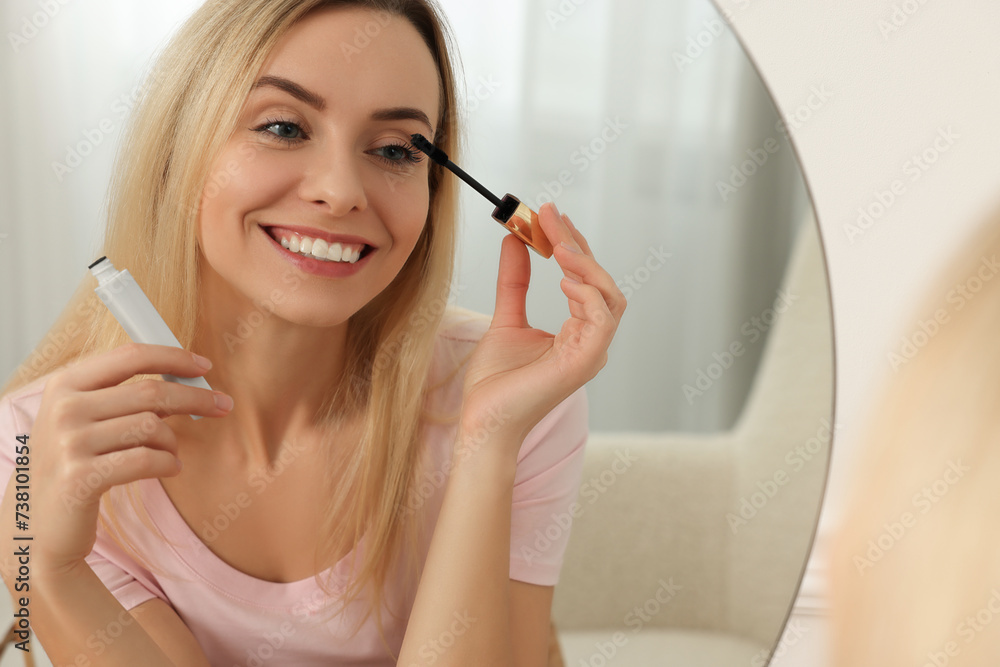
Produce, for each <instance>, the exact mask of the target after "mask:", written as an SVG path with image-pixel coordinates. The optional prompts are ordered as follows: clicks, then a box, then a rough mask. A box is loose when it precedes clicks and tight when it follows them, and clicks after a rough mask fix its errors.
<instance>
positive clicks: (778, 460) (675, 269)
mask: <svg viewBox="0 0 1000 667" xmlns="http://www.w3.org/2000/svg"><path fill="white" fill-rule="evenodd" d="M200 4H201V0H183V1H182V0H177V1H176V2H170V3H143V4H142V7H143V9H142V10H139V9H136V8H137V7H139V5H134V4H133V3H128V2H123V0H93V2H90V3H88V4H86V5H76V4H69V5H65V6H64V5H60V7H59V10H58V14H57V15H55V16H47V17H46V18H45V25H44V26H41V28H39V29H37V30H35V31H34V32H31V31H29V32H28V33H25V32H24V30H25V29H26V28H24V26H26V25H28V24H27V23H25V24H22V19H26V20H27V21H28V23H31V22H32V21H33V20H34V18H33V17H34V16H35V14H36V12H38V11H39V10H38V6H39V5H38V3H37V2H35V0H15V1H13V2H11V3H5V5H4V9H3V10H0V16H2V17H3V18H4V20H5V21H6V23H5V24H4V25H7V26H10V28H11V33H12V34H15V33H16V34H18V35H22V34H25V35H28V36H27V37H25V38H24V40H23V41H18V42H17V43H16V44H14V43H12V44H11V49H10V51H9V52H8V53H7V55H6V56H5V58H6V60H0V64H3V65H4V67H5V68H6V69H5V71H9V72H13V73H15V76H12V77H11V80H10V82H11V88H12V91H13V93H12V94H10V95H4V96H2V99H0V112H2V114H0V117H3V118H4V119H6V120H8V124H7V125H8V127H19V128H32V129H33V130H39V128H41V129H42V130H44V131H37V132H36V131H33V132H31V133H30V135H29V136H27V137H26V136H25V135H23V134H16V135H15V134H12V133H6V134H4V135H3V137H2V138H0V147H2V148H0V151H2V155H4V156H5V158H6V159H2V160H0V217H2V218H3V219H5V220H14V219H17V220H30V221H31V223H32V229H33V230H34V231H33V233H35V234H37V237H38V238H39V239H54V238H55V239H60V242H58V243H41V242H34V241H31V242H24V240H23V238H22V237H21V236H20V235H15V234H11V238H10V239H8V238H7V234H6V232H7V230H6V229H4V228H2V227H0V260H2V261H0V272H3V273H2V275H3V278H4V280H5V281H6V283H7V284H8V285H14V284H16V285H17V286H18V289H17V290H16V292H15V291H12V292H8V293H5V294H3V295H2V299H3V302H2V308H0V310H2V312H4V313H19V314H23V317H3V318H0V336H2V340H3V342H4V345H3V349H2V350H0V354H2V355H4V356H3V363H4V368H5V372H6V371H9V369H11V368H14V366H15V365H16V364H18V363H20V362H21V361H22V360H24V359H25V358H26V357H27V356H28V355H29V353H30V352H31V351H32V349H33V348H34V347H35V345H36V344H37V343H38V342H39V341H40V340H41V339H42V337H43V336H44V334H45V333H46V332H47V331H48V330H49V328H50V326H51V323H52V322H53V321H54V320H55V318H56V316H57V315H58V314H59V312H60V310H61V309H62V307H63V306H64V305H65V304H66V303H67V301H68V300H69V298H70V296H71V295H72V291H73V288H74V287H75V286H76V284H77V281H78V277H79V272H78V271H71V272H70V276H71V277H70V279H67V280H63V281H60V280H55V279H51V280H50V279H48V276H49V275H50V273H54V272H55V271H56V270H57V269H58V268H59V267H63V266H80V267H82V266H84V265H85V264H86V262H87V261H91V260H92V259H94V258H93V257H91V256H90V255H89V251H81V248H89V247H93V246H92V243H91V240H92V239H95V238H98V237H99V236H100V233H101V231H102V228H103V227H102V226H103V218H102V213H103V211H102V202H103V196H104V193H105V191H106V187H107V180H108V174H109V173H110V171H111V162H112V158H113V156H114V151H113V147H114V146H115V145H116V143H117V140H118V138H119V133H120V131H121V129H122V127H123V125H124V121H125V119H126V117H127V115H128V113H129V111H130V110H131V109H132V107H133V106H134V104H135V101H136V95H137V93H138V84H139V82H140V81H141V77H142V75H143V72H144V69H145V67H144V63H145V62H146V59H147V58H149V57H150V56H151V55H152V54H153V52H154V51H155V49H156V48H157V47H158V46H159V45H161V44H162V43H163V40H164V39H165V38H166V37H167V36H168V35H169V34H170V33H171V32H172V31H173V29H174V27H176V26H177V25H178V24H179V22H180V21H182V20H183V19H184V18H186V17H187V16H188V15H189V14H190V13H191V12H192V11H193V10H194V8H195V7H196V6H198V5H200ZM441 4H442V5H443V6H444V9H445V13H446V14H447V16H448V18H449V20H450V22H451V24H452V27H453V29H454V33H455V36H456V38H457V41H458V47H459V51H460V53H461V56H462V62H463V67H464V78H465V83H466V89H465V100H466V105H465V106H466V108H465V114H464V117H465V121H466V132H465V139H466V145H465V147H464V150H463V151H462V152H461V153H460V156H459V157H460V162H459V163H460V164H461V165H462V167H463V168H465V169H466V170H467V171H469V172H470V173H472V174H474V175H475V176H476V178H477V179H478V180H480V181H481V182H482V183H483V184H484V185H486V186H487V187H489V188H491V189H492V190H494V191H495V192H498V193H501V194H502V193H505V192H510V193H511V194H513V195H515V196H517V197H518V198H520V199H521V200H522V201H524V202H525V203H526V204H528V205H529V206H530V207H532V208H533V209H534V210H536V211H537V210H538V208H539V206H540V205H541V204H542V203H543V202H544V201H548V200H555V201H556V203H557V204H558V206H559V208H560V210H561V211H563V212H565V213H567V214H568V215H570V216H571V217H572V219H573V220H574V222H575V223H576V225H577V227H578V228H579V229H580V230H581V232H582V233H583V234H584V235H585V236H586V238H587V239H588V240H589V242H590V245H591V247H592V249H593V250H594V253H595V255H596V257H597V259H598V260H599V261H600V262H601V264H602V265H603V266H604V267H605V268H606V269H607V270H608V272H609V273H610V274H611V275H612V277H613V278H614V279H615V280H616V281H617V283H618V285H619V287H620V289H622V291H623V292H624V293H625V294H626V296H627V297H628V300H629V307H628V311H627V313H626V315H625V317H624V318H623V320H622V324H621V326H620V328H619V330H618V332H617V334H616V337H615V340H614V343H613V344H612V348H611V349H610V351H609V361H608V364H607V366H606V367H605V368H604V369H603V370H602V371H601V373H600V374H599V375H598V377H597V378H595V379H594V380H593V381H592V382H591V383H589V384H588V386H587V395H588V399H589V407H590V431H591V437H590V440H589V441H588V443H587V449H586V461H585V467H584V470H583V477H582V485H581V487H580V491H579V496H578V498H577V500H576V502H575V503H574V504H572V505H570V506H569V507H568V509H567V512H566V513H564V514H559V515H553V516H552V518H551V522H550V524H549V525H548V527H547V528H546V529H545V530H540V531H538V533H537V538H536V540H535V542H534V544H533V549H531V550H530V552H529V553H524V554H522V556H523V558H524V559H525V560H527V561H528V562H531V561H532V560H533V559H536V558H545V556H546V551H547V550H548V549H549V548H550V545H551V543H552V542H554V541H558V540H559V539H560V538H561V537H563V536H564V534H565V531H570V539H569V544H568V548H567V551H566V554H565V558H564V561H563V567H562V571H561V576H560V580H559V583H558V584H557V586H556V590H555V598H554V603H553V610H552V618H553V621H554V624H555V630H556V632H557V635H556V636H557V638H558V645H557V646H558V649H559V651H558V654H559V655H561V660H562V661H563V662H565V664H566V665H568V666H572V667H577V666H579V665H586V666H597V665H605V664H606V665H612V664H618V665H628V666H633V667H645V666H647V665H661V664H682V665H685V666H686V667H698V666H699V665H712V666H713V667H726V666H729V665H732V666H736V665H741V666H742V665H748V664H749V665H764V664H766V662H767V659H768V655H769V654H770V652H771V651H773V650H774V648H775V646H776V643H777V640H778V637H779V635H780V633H781V629H782V626H783V624H784V622H785V618H786V616H787V614H788V612H789V609H790V606H791V604H792V601H793V598H794V594H795V589H796V586H797V585H798V582H799V579H800V575H801V573H802V570H803V568H804V565H805V561H806V557H807V555H808V552H809V547H810V542H811V539H812V535H813V531H814V527H815V523H816V519H817V515H818V509H819V504H820V498H821V495H822V490H823V485H824V480H825V477H826V470H827V462H828V455H829V441H830V431H831V425H832V422H833V415H832V401H833V371H832V368H833V367H832V356H833V352H832V350H833V348H832V345H833V342H832V336H831V324H830V316H829V312H830V308H829V290H828V287H827V282H826V276H825V270H824V264H823V256H822V251H821V246H820V243H819V238H818V235H817V233H816V223H815V220H814V218H813V215H812V208H811V205H810V202H809V199H808V195H807V192H806V189H805V186H804V183H803V179H802V175H801V173H800V170H799V166H798V164H797V162H796V159H795V156H794V153H793V150H792V148H791V145H790V144H789V142H788V137H787V132H786V130H785V126H784V124H783V123H782V122H781V121H780V120H779V116H778V114H777V112H776V111H775V109H774V107H773V104H772V102H771V100H770V98H769V96H768V94H767V92H766V90H765V88H764V86H763V85H762V83H761V81H760V79H759V77H758V76H757V74H756V72H755V71H754V68H753V66H752V65H751V64H750V62H749V61H748V59H747V58H746V56H745V55H744V54H743V52H742V50H741V48H740V46H739V44H738V43H737V41H736V40H735V38H734V37H733V35H732V34H731V32H730V30H729V27H728V26H727V25H726V21H725V20H723V19H722V18H721V17H720V16H719V15H718V14H717V12H716V11H715V9H714V8H713V7H712V6H711V5H710V4H709V2H708V0H668V1H665V2H664V1H659V0H621V1H618V0H616V1H615V2H611V1H610V0H585V1H584V0H573V1H572V2H571V1H569V0H561V1H560V2H558V3H557V2H554V1H544V2H543V1H541V0H502V1H501V0H481V1H478V2H475V3H472V2H467V1H466V0H441ZM53 6H55V5H54V4H53ZM126 7H128V9H126ZM737 11H738V12H739V11H744V12H750V11H753V6H752V4H749V3H748V6H747V8H745V9H741V10H737ZM732 18H733V19H734V20H736V21H739V18H740V15H739V13H737V14H736V15H735V16H734V17H732ZM5 34H6V31H5ZM94 35H102V38H101V39H100V40H95V39H94ZM7 63H13V66H9V67H8V66H7ZM802 93H803V94H802V99H801V106H800V107H799V108H797V109H785V110H784V111H785V114H784V116H785V117H786V118H789V119H790V120H789V122H794V123H796V124H806V123H811V122H822V115H823V108H822V107H823V103H824V102H825V101H826V99H827V98H828V97H829V93H828V92H826V91H825V89H824V88H823V87H822V86H818V87H817V89H815V90H810V91H802ZM39 119H42V120H44V123H40V122H39ZM461 192H462V207H463V210H462V216H461V220H462V222H461V225H460V242H461V245H460V249H459V250H460V254H459V267H458V271H457V273H456V281H455V288H454V290H453V293H454V295H455V299H454V301H455V302H456V303H457V304H458V305H461V306H464V307H466V308H469V309H471V310H474V311H478V312H481V313H492V312H493V305H494V300H495V290H496V275H497V266H498V259H499V248H500V241H501V239H502V238H503V237H504V235H505V232H503V230H502V229H501V228H500V227H499V226H498V225H497V224H496V222H494V221H493V220H492V219H491V218H490V212H491V210H492V207H491V206H490V205H489V204H488V203H486V202H484V201H483V200H482V199H481V198H480V197H479V196H478V195H477V194H475V193H474V192H472V191H471V190H469V189H462V191H461ZM67 221H72V224H68V223H67ZM15 249H16V252H15ZM531 262H532V279H531V289H530V291H529V295H528V315H529V321H530V323H531V324H532V325H533V326H535V327H538V328H541V329H544V330H546V331H550V332H554V331H557V330H558V329H559V327H560V325H561V323H562V321H563V320H564V319H565V318H566V316H567V307H566V299H565V295H563V294H562V293H561V291H560V290H559V287H558V283H559V279H560V278H561V277H562V274H561V271H559V269H558V267H557V265H556V264H555V262H553V261H543V260H541V259H540V258H538V257H536V256H535V255H534V254H532V255H531ZM22 275H33V276H39V275H41V276H46V278H45V279H40V280H28V281H24V280H20V281H19V280H18V277H19V276H22ZM559 655H554V657H553V662H552V665H553V666H554V665H555V664H557V662H558V658H559Z"/></svg>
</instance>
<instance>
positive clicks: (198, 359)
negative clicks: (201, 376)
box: [191, 352, 212, 371]
mask: <svg viewBox="0 0 1000 667" xmlns="http://www.w3.org/2000/svg"><path fill="white" fill-rule="evenodd" d="M191 354H192V355H193V356H194V363H196V364H198V365H199V366H201V367H202V368H204V369H205V370H206V371H207V370H208V369H210V368H211V367H212V362H211V361H209V360H208V359H206V358H205V357H203V356H201V355H200V354H195V353H194V352H192V353H191Z"/></svg>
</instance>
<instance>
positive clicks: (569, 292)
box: [559, 278, 587, 320]
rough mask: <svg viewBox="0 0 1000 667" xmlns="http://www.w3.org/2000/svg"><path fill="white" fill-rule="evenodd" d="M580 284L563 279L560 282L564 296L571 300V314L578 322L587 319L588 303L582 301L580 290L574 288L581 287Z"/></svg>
mask: <svg viewBox="0 0 1000 667" xmlns="http://www.w3.org/2000/svg"><path fill="white" fill-rule="evenodd" d="M579 284H580V283H576V282H573V281H572V280H570V279H569V278H563V279H562V280H561V281H559V286H560V288H562V291H563V294H565V295H566V298H567V299H568V300H569V314H570V315H572V316H573V317H575V318H577V319H578V320H586V319H587V310H586V305H587V304H586V302H585V301H583V300H582V298H581V296H580V292H579V290H575V289H573V286H576V285H579Z"/></svg>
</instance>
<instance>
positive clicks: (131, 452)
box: [94, 447, 180, 493]
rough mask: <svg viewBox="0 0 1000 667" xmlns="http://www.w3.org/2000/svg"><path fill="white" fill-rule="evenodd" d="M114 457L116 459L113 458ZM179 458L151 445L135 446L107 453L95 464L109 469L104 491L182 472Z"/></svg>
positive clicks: (97, 459)
mask: <svg viewBox="0 0 1000 667" xmlns="http://www.w3.org/2000/svg"><path fill="white" fill-rule="evenodd" d="M112 459H114V460H112ZM178 461H179V459H178V458H177V457H176V456H174V455H173V454H171V453H170V452H164V451H161V450H158V449H151V448H149V447H133V448H131V449H127V450H125V451H122V452H115V453H113V454H105V455H104V456H99V457H98V458H96V459H95V460H94V462H95V466H101V467H102V468H103V469H105V470H107V471H108V474H107V476H106V477H105V479H104V484H106V486H105V487H104V489H103V490H102V493H103V491H105V490H107V489H110V488H111V487H113V486H118V485H119V484H128V483H129V482H134V481H136V480H138V479H151V478H155V477H171V476H173V475H176V474H177V473H178V472H180V466H178Z"/></svg>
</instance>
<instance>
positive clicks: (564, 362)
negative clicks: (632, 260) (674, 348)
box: [462, 204, 626, 457]
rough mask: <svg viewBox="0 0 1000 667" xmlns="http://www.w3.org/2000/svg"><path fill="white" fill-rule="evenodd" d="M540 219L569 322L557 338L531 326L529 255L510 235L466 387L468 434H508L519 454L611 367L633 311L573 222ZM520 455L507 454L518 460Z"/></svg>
mask: <svg viewBox="0 0 1000 667" xmlns="http://www.w3.org/2000/svg"><path fill="white" fill-rule="evenodd" d="M538 219H539V222H540V224H541V226H542V231H543V232H544V233H545V235H546V236H547V237H548V239H549V241H551V242H552V246H553V257H554V258H555V260H556V261H557V262H558V263H559V266H560V267H562V269H563V273H564V274H565V276H566V277H565V278H563V280H562V281H561V282H560V287H561V288H562V291H563V293H564V294H565V295H566V297H567V298H568V299H569V311H570V318H569V319H567V320H566V321H565V322H564V323H563V325H562V328H561V329H560V330H559V333H558V334H556V335H555V336H553V335H552V334H550V333H547V332H545V331H542V330H540V329H533V328H532V327H530V326H529V325H528V319H527V317H526V315H525V297H526V296H527V292H528V283H529V280H530V277H531V262H530V258H529V257H528V248H527V247H526V246H525V245H524V243H523V242H521V241H520V240H519V239H517V238H516V237H514V236H513V235H508V236H507V237H506V238H504V240H503V243H502V245H501V250H500V275H499V278H498V280H497V298H496V310H495V312H494V314H493V321H492V323H491V324H490V328H489V330H488V331H487V332H486V333H485V334H484V335H483V338H482V340H480V342H479V344H478V345H477V346H476V349H475V350H474V351H473V354H472V357H471V359H470V360H469V367H468V370H467V372H466V376H465V383H464V387H463V399H464V400H463V404H462V425H463V427H464V428H466V429H472V430H475V429H482V428H488V429H489V430H490V431H493V432H495V431H497V430H502V431H503V432H504V433H507V434H509V435H510V436H511V437H510V438H509V441H510V442H511V446H512V448H513V447H517V448H518V449H519V448H520V446H521V442H522V441H523V439H524V437H525V436H526V435H527V434H528V432H529V431H530V430H531V429H532V428H533V427H534V426H535V424H537V423H538V422H539V421H541V420H542V418H543V417H544V416H545V415H547V414H548V413H549V412H550V411H551V410H552V409H553V408H555V407H556V406H557V405H558V404H559V403H561V402H562V401H563V400H565V399H566V398H567V397H568V396H570V394H572V393H573V392H574V391H576V390H577V389H579V388H580V387H581V386H583V384H584V383H586V382H587V381H588V380H590V379H591V378H593V377H594V376H595V375H597V373H598V371H600V370H601V369H602V368H604V365H605V363H607V360H608V352H607V350H608V346H609V345H610V344H611V339H612V338H613V337H614V335H615V331H616V330H617V329H618V322H619V321H620V320H621V316H622V313H623V312H625V305H626V301H625V296H624V295H623V294H622V292H621V290H619V289H618V286H617V285H616V284H615V281H614V280H613V279H612V278H611V276H610V275H609V274H608V272H607V271H605V270H604V269H603V268H602V267H601V265H600V264H598V263H597V260H596V259H594V254H593V252H591V250H590V246H588V245H587V241H586V239H584V238H583V235H582V234H581V233H580V232H579V231H577V229H576V228H575V227H573V224H572V222H571V221H570V219H569V218H568V217H567V216H565V215H562V216H561V215H560V214H559V212H558V210H557V209H556V207H555V205H553V204H544V205H543V206H542V207H541V208H540V209H539V212H538ZM563 242H564V243H566V244H568V245H569V246H570V247H571V248H574V249H576V250H579V251H580V252H574V251H573V250H570V249H567V248H565V247H564V246H562V245H560V243H563ZM574 281H579V282H574ZM515 443H516V444H515ZM517 451H518V450H517V449H514V450H513V451H511V452H506V454H509V455H510V456H511V457H516V456H517Z"/></svg>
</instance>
